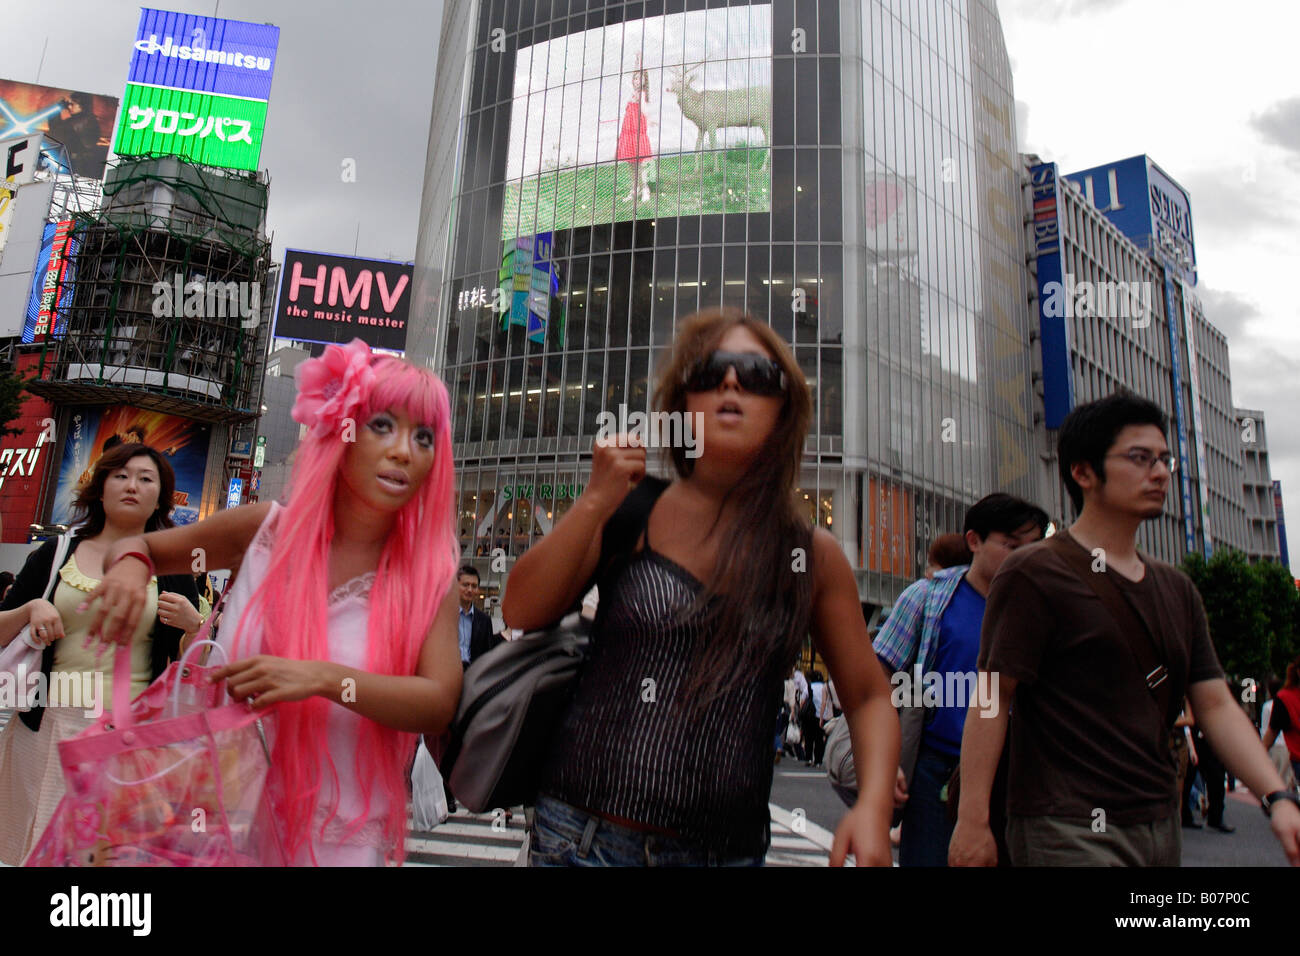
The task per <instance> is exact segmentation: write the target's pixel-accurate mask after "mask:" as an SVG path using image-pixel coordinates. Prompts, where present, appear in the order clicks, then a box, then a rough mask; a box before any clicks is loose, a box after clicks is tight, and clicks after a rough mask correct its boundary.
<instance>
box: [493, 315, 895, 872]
mask: <svg viewBox="0 0 1300 956" xmlns="http://www.w3.org/2000/svg"><path fill="white" fill-rule="evenodd" d="M655 404H656V407H657V408H659V409H661V410H663V411H665V412H669V413H677V414H676V415H674V416H673V417H674V418H677V417H678V416H681V418H682V419H684V420H685V421H687V422H689V423H690V424H691V425H693V426H695V427H694V428H693V432H694V434H693V435H692V436H691V437H692V438H693V439H694V444H692V445H690V447H686V446H687V441H688V440H687V439H685V438H683V440H682V441H679V442H678V443H677V444H676V445H675V447H672V449H671V459H672V463H673V465H674V467H675V470H676V473H677V480H675V481H673V482H671V483H668V482H664V481H660V480H659V479H655V478H651V477H647V476H646V474H645V471H646V450H645V447H644V444H643V442H641V441H640V440H639V439H638V438H637V437H636V436H619V439H618V440H616V441H612V442H605V441H598V442H597V443H596V446H595V449H594V452H593V460H592V473H591V479H590V481H589V483H588V484H587V487H586V490H585V491H584V492H583V494H582V496H581V497H580V498H579V499H578V501H577V502H575V504H574V506H573V507H572V508H571V509H570V510H569V511H568V512H567V513H566V514H565V516H564V518H563V519H562V520H561V521H560V522H559V523H558V524H557V525H556V527H555V528H554V529H553V530H552V531H551V533H550V534H548V535H547V536H546V537H545V538H543V539H542V541H541V542H540V543H538V544H536V545H534V546H533V547H532V548H531V549H530V550H529V551H528V552H527V553H526V554H525V555H524V556H523V557H522V558H520V560H519V562H518V563H517V564H516V565H515V567H514V570H513V571H512V572H511V575H510V580H509V582H508V584H507V588H506V592H505V597H504V601H503V604H502V609H503V612H504V616H505V619H506V622H507V624H508V626H510V627H515V628H522V629H524V630H532V629H535V628H538V627H541V626H544V625H546V624H547V623H549V622H550V621H553V620H555V619H557V618H559V617H560V616H561V615H562V614H563V612H564V611H565V610H566V609H567V608H568V607H569V606H570V605H572V604H574V603H575V602H576V601H577V599H578V597H579V596H580V595H581V594H582V593H583V592H584V591H585V590H586V587H587V585H588V583H589V581H590V579H591V578H592V577H593V575H596V573H597V571H598V570H599V572H600V573H599V576H598V577H599V585H600V595H601V600H600V605H599V608H598V610H597V618H596V625H595V629H594V633H593V636H592V639H591V651H590V656H589V658H588V660H587V662H586V665H585V669H584V671H583V673H582V676H581V678H580V681H579V683H578V686H577V688H576V691H575V693H574V697H573V701H572V704H571V706H570V708H569V710H568V713H567V715H566V717H565V721H564V726H563V730H562V732H560V733H558V734H556V736H555V739H554V742H553V745H552V748H551V753H550V754H549V757H548V760H547V763H546V766H545V769H544V771H543V773H542V778H541V793H540V795H539V797H538V799H537V805H536V818H535V825H534V829H533V831H532V846H531V850H530V862H531V863H532V865H535V866H591V865H597V866H599V865H628V866H642V865H759V864H761V863H762V860H763V857H764V855H765V853H766V851H767V846H768V844H769V822H770V814H769V809H768V798H769V795H770V791H771V786H772V775H773V759H772V749H771V748H772V727H773V725H774V724H775V722H776V714H777V711H778V708H779V707H780V704H781V697H782V689H783V684H784V680H785V678H786V676H787V675H788V674H789V673H790V668H791V666H792V665H793V663H794V661H795V659H796V657H797V656H798V654H799V651H800V649H801V648H802V645H803V642H804V639H805V636H806V635H807V634H808V633H809V631H810V630H811V632H812V633H813V635H814V637H815V639H816V641H817V645H818V648H819V649H820V651H821V654H822V657H823V658H824V659H825V660H826V662H827V664H828V665H829V667H830V669H831V671H832V673H833V674H834V676H835V681H836V686H837V687H838V688H839V691H840V698H841V700H842V702H843V703H844V706H845V711H846V713H847V719H848V720H849V722H850V724H851V725H852V737H853V743H854V745H855V746H854V750H855V752H856V756H857V757H858V759H859V760H860V761H861V764H860V765H861V766H863V767H865V768H868V769H866V770H865V771H864V773H863V774H862V776H863V779H865V780H867V781H869V784H868V786H866V787H865V788H864V790H863V793H862V794H861V795H860V798H859V800H858V802H857V804H856V805H855V806H854V807H853V808H852V809H851V810H850V812H849V813H848V814H847V815H846V817H845V818H844V820H843V822H842V823H841V825H840V826H839V828H838V830H837V832H836V836H835V842H834V844H833V849H832V851H831V863H832V864H835V865H840V864H842V863H843V862H844V859H845V856H846V855H847V854H848V853H853V854H854V855H855V856H856V858H857V862H858V863H859V865H864V864H874V865H881V866H889V865H890V863H891V856H890V851H889V840H888V836H887V832H888V829H889V818H890V813H891V810H892V803H893V801H892V786H893V779H894V767H895V765H896V763H897V758H898V720H897V718H896V717H895V716H894V713H893V708H892V707H891V705H890V701H889V685H888V683H887V682H886V680H885V676H884V672H883V671H882V670H881V669H880V667H879V666H878V665H877V664H876V663H875V661H874V660H873V658H872V654H871V644H870V641H869V640H868V639H867V634H866V622H865V620H864V618H863V615H862V606H861V604H860V602H859V600H858V592H857V586H856V583H855V581H854V577H853V571H852V569H851V568H850V566H849V563H848V561H847V560H846V559H845V557H844V554H843V552H842V551H841V550H840V548H839V545H838V544H837V543H836V541H835V539H834V538H833V537H832V536H831V535H830V534H829V533H827V532H826V531H823V530H817V531H814V530H813V528H812V527H811V525H810V523H809V520H808V518H807V517H806V516H805V515H804V514H803V513H801V511H800V510H799V508H798V507H797V506H796V504H795V500H794V492H795V482H796V481H797V479H798V475H799V469H800V462H801V457H802V454H803V447H804V439H805V436H806V433H807V430H808V424H809V420H810V417H811V406H812V402H811V396H810V393H809V389H808V386H807V383H806V381H805V379H804V375H803V373H802V371H801V370H800V368H799V366H798V364H797V363H796V362H795V361H794V357H793V355H792V354H791V351H790V348H789V346H788V345H786V344H785V342H783V341H782V340H781V338H780V337H779V336H777V335H776V334H775V333H774V332H772V330H771V329H770V328H769V327H768V326H767V325H766V324H765V323H763V322H759V321H757V320H756V319H754V318H752V317H750V316H747V315H744V314H742V313H740V312H737V311H734V310H715V311H707V312H701V313H698V314H696V315H693V316H690V317H688V318H687V319H685V320H684V321H683V323H682V325H681V327H680V328H679V331H678V334H677V337H676V339H675V340H674V342H673V347H672V355H671V359H670V360H669V362H668V363H667V365H666V367H665V368H664V370H663V372H662V375H661V377H660V379H659V384H658V388H657V390H656V393H655ZM688 452H691V453H692V454H694V453H695V452H699V455H698V457H688V454H687V453H688ZM612 527H617V528H619V529H620V531H619V532H618V534H619V535H620V536H621V534H622V531H623V530H626V529H629V528H631V529H635V533H633V534H628V535H627V539H628V540H629V541H630V542H633V543H634V544H630V545H629V548H630V549H631V550H630V551H629V552H628V553H626V554H623V555H621V556H619V557H618V558H616V559H614V560H612V561H610V562H608V563H607V564H603V565H602V562H601V560H600V552H601V544H602V537H610V536H611V535H612V534H613V533H614V532H611V528H612Z"/></svg>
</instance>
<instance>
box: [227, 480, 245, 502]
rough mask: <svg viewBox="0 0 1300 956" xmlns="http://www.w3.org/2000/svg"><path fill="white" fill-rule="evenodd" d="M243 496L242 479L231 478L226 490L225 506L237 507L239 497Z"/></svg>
mask: <svg viewBox="0 0 1300 956" xmlns="http://www.w3.org/2000/svg"><path fill="white" fill-rule="evenodd" d="M243 496H244V479H243V478H231V479H230V490H229V491H227V492H226V507H227V508H238V507H239V499H241V498H242V497H243Z"/></svg>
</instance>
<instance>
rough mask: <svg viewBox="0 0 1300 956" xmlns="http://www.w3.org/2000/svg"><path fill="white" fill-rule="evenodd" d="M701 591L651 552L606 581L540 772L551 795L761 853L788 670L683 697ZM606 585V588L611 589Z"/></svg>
mask: <svg viewBox="0 0 1300 956" xmlns="http://www.w3.org/2000/svg"><path fill="white" fill-rule="evenodd" d="M701 587H702V585H701V583H700V582H699V580H698V579H696V578H695V576H694V575H692V574H691V573H690V572H689V571H687V570H686V569H685V568H683V567H682V566H681V565H679V564H677V563H676V562H674V561H672V560H670V559H668V558H666V557H664V556H663V555H661V554H658V553H657V552H655V551H654V550H653V549H652V548H651V546H650V539H649V533H648V532H647V534H646V537H645V547H644V550H642V551H639V552H636V553H634V554H632V555H630V557H629V560H628V561H627V563H626V564H625V565H624V567H623V570H622V572H621V573H619V574H618V575H617V576H615V577H613V578H612V579H611V580H609V581H608V582H607V583H606V584H603V585H602V588H601V594H600V602H601V604H602V605H604V604H605V602H607V601H608V602H609V606H608V607H602V608H601V611H602V617H601V626H600V628H599V632H598V633H597V634H596V635H595V636H594V639H593V643H592V647H591V651H590V654H589V657H588V660H587V663H586V666H585V668H584V671H583V674H582V679H581V681H580V683H579V685H578V688H577V691H576V693H575V696H574V701H573V704H572V706H571V707H570V709H569V712H568V714H567V716H566V718H565V723H564V727H563V730H562V732H561V733H560V734H559V735H558V739H557V741H556V745H555V748H554V749H553V751H552V753H551V755H550V758H549V760H548V762H547V766H546V769H545V770H544V772H543V775H542V786H541V789H542V791H543V792H545V793H549V794H550V795H552V796H554V797H556V798H558V799H560V800H563V801H565V802H566V803H569V804H572V805H573V806H576V807H581V808H583V809H586V810H589V811H592V812H595V813H602V814H608V815H612V816H616V817H622V818H624V819H627V820H633V821H636V822H638V823H641V824H644V825H647V826H651V827H656V828H659V829H662V830H668V831H671V832H674V833H677V834H680V835H681V836H682V837H685V838H687V839H689V840H692V841H694V842H698V843H699V844H700V845H701V846H703V847H706V848H708V849H711V850H714V851H716V852H718V853H722V854H727V855H736V856H749V855H754V856H759V855H762V854H763V853H764V852H766V850H767V847H768V844H769V842H770V831H769V820H770V813H769V810H768V798H769V796H770V793H771V789H772V768H773V739H774V735H775V730H776V717H777V711H778V709H779V707H780V702H781V692H782V689H783V678H784V676H785V675H784V670H785V668H783V667H782V666H781V662H780V661H775V660H774V661H773V662H772V663H771V665H770V666H769V667H767V668H766V669H765V671H764V672H763V673H759V674H755V675H753V679H752V680H751V681H748V682H745V683H743V684H740V685H739V686H737V687H733V688H732V689H731V690H730V691H729V692H728V693H726V694H724V695H722V696H720V697H718V698H715V699H714V700H713V701H712V702H711V703H710V704H709V705H708V706H707V707H706V708H704V709H703V710H701V709H699V708H688V707H687V706H686V704H687V701H686V700H685V699H684V694H685V691H686V688H687V685H688V684H689V683H690V676H691V674H690V668H691V663H692V661H693V659H694V655H695V652H696V649H697V646H698V642H699V641H701V640H703V639H705V635H704V634H703V633H702V632H703V630H704V628H703V627H702V626H701V625H700V624H699V622H698V620H697V619H692V620H689V621H685V622H683V623H681V624H676V623H674V622H675V621H676V620H677V614H678V612H679V610H681V609H684V608H686V607H688V606H689V605H690V603H691V601H692V600H693V599H694V598H695V596H696V595H697V594H698V592H699V590H700V588H701ZM607 589H608V593H606V591H607Z"/></svg>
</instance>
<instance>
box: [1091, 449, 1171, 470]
mask: <svg viewBox="0 0 1300 956" xmlns="http://www.w3.org/2000/svg"><path fill="white" fill-rule="evenodd" d="M1106 457H1107V458H1127V459H1128V460H1129V461H1131V462H1133V464H1135V465H1137V466H1138V467H1139V468H1147V469H1150V467H1151V466H1152V465H1153V464H1155V463H1156V462H1160V464H1162V465H1164V466H1165V467H1166V468H1168V469H1169V471H1170V472H1173V471H1174V470H1175V469H1177V467H1178V461H1177V460H1176V459H1175V458H1174V456H1173V455H1171V454H1169V452H1167V451H1162V452H1161V453H1160V454H1158V455H1157V454H1156V453H1155V452H1153V451H1151V450H1150V449H1147V448H1130V449H1129V450H1128V451H1126V452H1116V453H1115V454H1113V455H1107V456H1106Z"/></svg>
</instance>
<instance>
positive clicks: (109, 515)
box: [0, 443, 202, 866]
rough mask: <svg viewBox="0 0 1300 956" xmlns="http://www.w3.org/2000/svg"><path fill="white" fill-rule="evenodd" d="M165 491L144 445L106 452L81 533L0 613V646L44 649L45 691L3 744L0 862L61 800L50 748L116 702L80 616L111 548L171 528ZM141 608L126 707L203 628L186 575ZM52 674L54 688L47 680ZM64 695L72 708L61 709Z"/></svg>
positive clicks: (170, 481) (36, 831) (56, 544)
mask: <svg viewBox="0 0 1300 956" xmlns="http://www.w3.org/2000/svg"><path fill="white" fill-rule="evenodd" d="M174 485H175V478H174V476H173V474H172V468H171V465H169V464H168V463H167V460H166V459H165V458H164V457H163V456H162V455H161V454H159V452H157V451H156V450H155V449H153V448H150V447H149V446H148V445H141V444H138V443H130V444H126V443H119V444H118V445H116V446H115V447H113V448H112V449H110V450H109V451H107V452H105V453H104V455H103V456H102V457H101V458H100V459H99V461H98V462H97V463H96V464H95V467H94V469H93V470H92V472H91V476H90V481H89V482H88V483H87V484H86V486H85V487H84V488H82V490H81V491H80V493H79V494H78V495H77V499H76V502H75V508H76V512H75V513H76V519H75V520H76V521H83V519H84V523H82V524H81V525H80V527H78V528H76V529H75V530H74V531H73V533H72V537H71V539H70V540H69V541H67V542H61V541H60V540H59V539H51V540H49V541H46V542H45V543H44V544H42V545H41V546H40V547H39V548H37V549H36V550H35V551H34V552H32V554H31V556H30V557H28V559H27V563H26V564H25V565H24V566H23V570H22V571H21V572H20V573H19V575H18V578H17V580H15V582H14V585H13V587H12V589H11V590H10V593H9V596H8V597H7V598H6V599H5V601H4V603H3V605H0V646H8V645H9V644H10V642H11V641H14V640H22V638H20V637H19V636H18V635H19V632H20V631H21V630H23V628H24V627H26V628H28V629H29V633H30V635H31V636H32V638H33V641H32V643H33V644H41V645H44V647H45V650H44V652H43V653H42V654H41V657H40V670H41V671H42V673H43V675H44V676H43V679H42V681H41V683H40V684H38V685H37V686H38V687H39V686H42V685H43V686H44V687H45V688H46V695H45V696H46V699H45V700H38V701H33V702H32V703H33V704H34V706H33V707H32V708H31V709H30V710H28V711H26V712H24V713H20V714H18V715H17V717H16V719H14V720H10V721H9V723H8V724H7V725H6V726H5V729H4V731H3V732H0V862H4V863H8V864H10V865H12V866H17V865H19V864H21V863H22V861H23V860H24V858H25V857H26V856H27V855H28V853H29V852H30V850H31V849H32V846H33V845H34V843H35V841H36V839H37V838H38V837H39V836H40V835H41V833H42V832H43V831H44V830H45V827H46V825H47V824H48V823H49V821H50V818H51V817H52V816H53V814H54V811H55V809H56V808H57V806H58V803H59V800H60V799H62V797H63V794H64V790H65V785H64V778H63V772H62V767H61V765H60V763H59V758H58V749H57V744H58V743H59V742H60V741H63V740H67V739H69V738H70V737H74V736H76V735H77V734H79V733H80V732H81V731H83V730H84V729H85V728H86V727H88V726H90V724H91V723H92V722H93V720H94V717H93V716H88V714H92V713H94V712H96V711H98V710H99V709H101V708H104V707H108V706H110V703H111V701H112V699H113V698H112V693H113V691H112V687H113V666H112V658H111V657H107V658H103V659H101V658H100V657H98V656H97V655H96V650H97V645H96V642H94V641H93V640H92V639H91V637H90V634H91V632H90V624H91V620H92V615H91V614H89V613H87V612H86V611H84V610H82V609H81V608H80V607H79V606H80V605H82V604H83V602H84V601H85V599H86V596H87V594H88V593H89V592H91V591H93V590H94V589H95V587H96V586H97V585H98V584H99V582H100V579H101V578H102V577H103V573H104V568H106V567H108V566H109V564H110V563H111V559H109V558H108V557H107V555H108V552H109V550H110V549H111V548H112V546H113V545H114V544H115V543H117V542H119V541H122V540H124V539H127V538H130V537H132V536H135V535H140V534H143V533H144V532H146V531H155V530H158V529H162V528H170V527H171V526H172V522H171V518H170V517H169V515H170V513H171V503H172V489H173V487H174ZM60 545H65V546H64V547H60ZM60 552H62V554H63V557H62V558H61V559H58V560H57V563H58V564H59V567H57V568H56V567H55V566H54V565H55V564H56V554H58V553H60ZM140 600H141V608H140V613H139V615H138V616H137V618H136V621H135V622H133V624H132V627H131V629H130V631H129V634H128V636H129V639H130V644H131V658H132V663H131V696H132V697H134V696H135V695H136V694H138V693H140V692H141V691H143V690H144V689H145V688H146V687H148V686H149V683H150V682H151V681H152V680H153V679H155V678H156V677H158V675H160V674H161V673H162V672H163V670H164V669H165V668H166V666H167V663H168V661H169V660H172V659H174V658H175V657H176V656H177V654H178V651H179V647H180V643H181V641H182V639H184V638H188V637H190V636H192V635H194V634H195V633H196V632H197V631H198V630H199V627H200V625H201V624H202V618H201V617H200V615H199V610H198V604H199V598H198V591H197V589H196V588H195V587H194V579H193V578H192V577H190V576H189V575H188V574H184V573H179V574H177V575H174V576H167V577H162V578H158V579H154V578H152V577H151V578H150V579H149V580H148V581H146V582H145V587H144V589H143V590H142V592H141V599H140ZM53 674H57V675H58V679H55V680H51V675H53ZM88 692H89V693H88ZM64 694H66V695H68V696H69V697H70V698H71V697H75V696H79V697H80V698H81V699H68V700H63V699H61V696H60V695H64ZM91 696H93V697H94V698H95V699H93V700H92V699H88V698H89V697H91Z"/></svg>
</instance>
